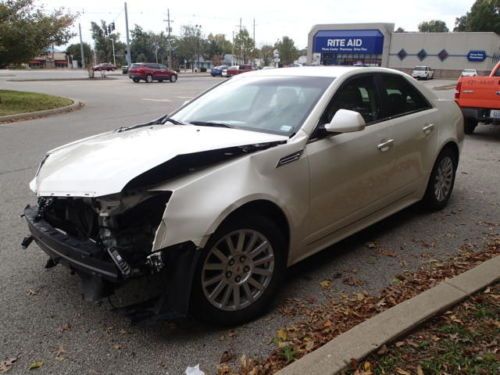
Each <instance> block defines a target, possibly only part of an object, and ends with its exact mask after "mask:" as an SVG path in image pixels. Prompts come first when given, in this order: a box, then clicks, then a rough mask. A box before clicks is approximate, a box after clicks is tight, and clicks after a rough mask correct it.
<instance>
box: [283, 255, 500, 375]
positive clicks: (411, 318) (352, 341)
mask: <svg viewBox="0 0 500 375" xmlns="http://www.w3.org/2000/svg"><path fill="white" fill-rule="evenodd" d="M499 278H500V256H497V257H495V258H493V259H490V260H488V261H486V262H484V263H482V264H480V265H479V266H477V267H475V268H473V269H471V270H469V271H467V272H464V273H462V274H460V275H458V276H456V277H454V278H452V279H449V280H445V281H443V282H441V283H440V284H438V285H437V286H435V287H434V288H431V289H429V290H427V291H425V292H423V293H421V294H419V295H418V296H416V297H414V298H411V299H409V300H407V301H404V302H402V303H400V304H399V305H396V306H394V307H392V308H390V309H388V310H386V311H384V312H382V313H381V314H378V315H376V316H374V317H373V318H371V319H368V320H366V321H364V322H363V323H361V324H359V325H357V326H356V327H354V328H352V329H351V330H349V331H347V332H345V333H343V334H341V335H339V336H337V337H336V338H334V339H333V340H331V341H330V342H329V343H327V344H325V345H323V346H322V347H320V348H319V349H317V350H315V351H313V352H311V353H309V354H307V355H305V356H304V357H302V358H301V359H299V360H297V361H295V362H293V363H292V364H290V365H288V366H287V367H285V368H283V369H281V370H280V371H278V372H277V373H276V374H279V375H302V374H308V375H320V374H321V375H325V374H337V373H338V372H340V371H342V370H344V369H345V368H346V367H347V366H348V365H349V364H350V363H351V359H353V358H354V359H356V360H361V359H362V358H364V357H366V356H367V355H368V354H370V353H371V352H373V351H375V350H376V349H378V348H379V347H381V346H382V345H384V344H386V343H387V342H390V341H393V340H395V339H396V338H397V337H399V336H401V335H404V334H405V333H406V332H408V331H410V330H412V329H413V328H415V327H417V326H418V325H419V324H421V323H422V322H424V321H426V320H427V319H429V318H431V317H433V316H434V315H436V314H438V313H440V312H442V311H444V310H446V309H448V308H449V307H451V306H453V305H455V304H457V303H459V302H460V301H462V300H463V299H465V298H467V297H468V296H470V295H471V294H473V293H475V292H477V291H479V290H481V289H483V288H485V287H486V286H488V285H489V284H491V283H493V282H495V281H496V280H498V279H499Z"/></svg>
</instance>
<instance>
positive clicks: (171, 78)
mask: <svg viewBox="0 0 500 375" xmlns="http://www.w3.org/2000/svg"><path fill="white" fill-rule="evenodd" d="M175 81H177V76H176V75H175V74H174V75H171V76H170V82H172V83H174V82H175Z"/></svg>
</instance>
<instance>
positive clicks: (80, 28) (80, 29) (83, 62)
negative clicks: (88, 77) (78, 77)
mask: <svg viewBox="0 0 500 375" xmlns="http://www.w3.org/2000/svg"><path fill="white" fill-rule="evenodd" d="M78 31H79V32H80V58H81V60H82V61H81V63H82V69H85V55H84V52H83V42H82V25H81V24H80V23H79V24H78Z"/></svg>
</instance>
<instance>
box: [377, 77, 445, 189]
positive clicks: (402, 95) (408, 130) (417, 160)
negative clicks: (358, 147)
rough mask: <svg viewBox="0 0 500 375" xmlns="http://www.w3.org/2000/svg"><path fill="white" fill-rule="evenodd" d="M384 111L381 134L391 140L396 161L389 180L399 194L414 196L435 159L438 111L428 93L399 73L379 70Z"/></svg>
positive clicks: (391, 186) (381, 120)
mask: <svg viewBox="0 0 500 375" xmlns="http://www.w3.org/2000/svg"><path fill="white" fill-rule="evenodd" d="M376 81H377V86H378V87H379V90H380V97H381V102H382V112H381V114H380V125H379V126H380V127H381V136H382V138H383V139H387V140H391V141H392V145H391V149H390V150H388V151H387V152H389V151H390V154H391V157H392V162H393V163H394V170H393V174H392V175H391V176H390V177H391V179H390V180H388V184H389V186H388V187H390V190H391V191H392V192H394V193H395V194H396V196H397V197H399V198H401V197H405V196H411V195H412V194H416V193H417V192H418V191H419V189H421V187H422V184H425V183H426V179H427V177H428V175H429V172H430V170H431V168H432V166H433V163H434V157H435V156H436V147H437V134H438V129H437V123H438V122H439V121H440V119H439V113H438V111H437V109H436V108H434V107H433V106H432V105H431V103H429V101H428V100H427V99H426V98H425V96H424V95H423V94H422V93H421V92H420V91H419V90H418V89H417V88H416V87H415V86H414V84H413V83H411V82H410V81H409V80H407V79H406V78H405V77H403V76H401V75H399V74H390V73H387V74H379V75H377V77H376Z"/></svg>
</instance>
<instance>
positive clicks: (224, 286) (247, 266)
mask: <svg viewBox="0 0 500 375" xmlns="http://www.w3.org/2000/svg"><path fill="white" fill-rule="evenodd" d="M274 269H275V254H274V249H273V247H272V246H271V242H270V241H269V240H268V239H267V238H266V237H265V236H264V235H263V234H262V233H260V232H258V231H256V230H253V229H239V230H236V231H233V232H230V233H228V234H226V235H225V236H224V237H222V238H221V239H220V240H219V241H218V242H217V243H216V244H215V245H214V246H213V247H212V248H211V249H210V251H209V253H208V255H207V257H206V258H205V261H204V263H203V268H202V275H201V283H202V290H203V293H204V295H205V297H206V299H207V300H208V301H209V302H210V304H212V305H213V306H215V307H216V308H218V309H220V310H224V311H238V310H242V309H244V308H246V307H248V306H250V305H251V304H253V303H254V302H255V301H256V300H257V299H258V298H260V297H261V296H262V294H263V293H264V291H265V290H266V288H267V287H268V286H269V284H270V282H271V279H272V277H273V273H274Z"/></svg>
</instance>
